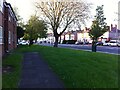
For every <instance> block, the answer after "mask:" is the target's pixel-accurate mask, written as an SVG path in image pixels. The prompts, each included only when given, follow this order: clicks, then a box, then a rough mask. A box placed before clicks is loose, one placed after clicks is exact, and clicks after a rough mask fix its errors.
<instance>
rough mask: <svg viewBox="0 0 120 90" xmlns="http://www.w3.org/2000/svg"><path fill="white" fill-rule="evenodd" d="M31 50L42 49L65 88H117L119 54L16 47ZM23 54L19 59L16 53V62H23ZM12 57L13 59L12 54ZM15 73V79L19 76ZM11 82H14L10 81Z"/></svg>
mask: <svg viewBox="0 0 120 90" xmlns="http://www.w3.org/2000/svg"><path fill="white" fill-rule="evenodd" d="M31 51H34V52H39V53H40V54H41V55H42V56H43V58H44V59H45V61H46V62H47V63H48V65H49V66H50V68H51V69H52V70H53V71H54V72H55V73H56V74H57V75H58V77H59V78H60V79H61V80H62V81H63V83H64V85H65V87H66V88H118V56H117V55H111V54H104V53H98V52H96V53H94V52H88V51H81V50H73V49H66V48H53V47H47V46H38V45H33V46H31V47H29V46H23V47H22V48H18V49H17V52H19V53H24V52H31ZM14 54H15V53H14ZM21 55H22V54H19V55H18V56H19V58H20V59H18V56H16V55H15V56H16V57H17V58H15V60H16V63H17V62H19V64H20V63H21V59H22V56H21ZM11 57H12V58H13V56H11ZM12 60H13V59H11V62H10V59H9V62H10V63H12ZM15 60H13V62H14V64H16V63H15ZM17 60H18V61H17ZM16 65H17V66H18V68H20V67H21V65H20V66H19V65H18V64H16ZM15 72H20V71H15ZM15 75H16V74H14V77H13V78H12V79H14V78H15V77H18V76H15ZM4 77H7V76H4ZM11 77H12V75H11V76H8V77H7V78H10V79H11ZM4 80H5V79H4ZM12 81H13V80H12ZM16 81H17V80H16ZM5 82H6V81H5ZM5 82H4V83H5ZM4 83H3V85H4ZM8 83H12V82H9V80H8ZM6 84H7V82H6ZM13 86H14V85H13Z"/></svg>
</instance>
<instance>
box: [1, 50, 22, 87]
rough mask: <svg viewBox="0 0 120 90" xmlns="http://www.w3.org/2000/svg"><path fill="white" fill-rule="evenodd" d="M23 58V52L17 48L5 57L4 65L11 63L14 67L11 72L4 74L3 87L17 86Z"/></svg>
mask: <svg viewBox="0 0 120 90" xmlns="http://www.w3.org/2000/svg"><path fill="white" fill-rule="evenodd" d="M22 59H23V56H22V54H20V53H19V52H18V51H17V50H15V51H14V52H12V53H11V54H10V55H7V56H6V57H4V58H3V60H2V67H5V66H8V65H10V66H12V67H13V69H12V71H11V72H9V73H3V74H2V88H17V86H18V82H19V79H20V74H21V66H22Z"/></svg>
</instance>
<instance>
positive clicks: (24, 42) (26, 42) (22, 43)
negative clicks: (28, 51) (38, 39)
mask: <svg viewBox="0 0 120 90" xmlns="http://www.w3.org/2000/svg"><path fill="white" fill-rule="evenodd" d="M19 44H20V45H29V42H28V41H22V42H19Z"/></svg>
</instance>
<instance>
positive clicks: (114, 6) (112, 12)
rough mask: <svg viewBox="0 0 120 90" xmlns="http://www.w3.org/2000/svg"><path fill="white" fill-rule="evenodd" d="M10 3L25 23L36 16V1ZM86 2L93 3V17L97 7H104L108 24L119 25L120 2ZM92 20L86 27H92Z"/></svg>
mask: <svg viewBox="0 0 120 90" xmlns="http://www.w3.org/2000/svg"><path fill="white" fill-rule="evenodd" d="M6 1H7V2H8V3H11V5H12V7H17V8H18V12H19V15H20V16H21V17H22V18H23V20H24V22H26V21H27V20H28V19H29V18H30V16H31V15H33V14H35V6H34V2H35V0H24V1H23V0H6ZM84 1H85V2H89V3H92V4H93V5H92V9H91V15H92V16H93V17H94V16H95V14H96V12H95V10H96V8H97V6H101V5H104V8H103V9H104V15H105V17H106V22H107V24H108V25H111V24H113V25H114V24H117V25H118V21H117V20H118V15H117V13H118V2H119V1H120V0H84ZM91 21H92V19H90V20H89V21H88V22H87V23H86V26H87V27H90V26H91Z"/></svg>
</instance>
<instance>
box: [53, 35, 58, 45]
mask: <svg viewBox="0 0 120 90" xmlns="http://www.w3.org/2000/svg"><path fill="white" fill-rule="evenodd" d="M58 38H59V36H56V37H55V43H54V47H58Z"/></svg>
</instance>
